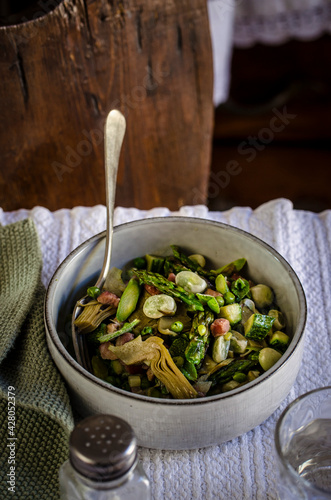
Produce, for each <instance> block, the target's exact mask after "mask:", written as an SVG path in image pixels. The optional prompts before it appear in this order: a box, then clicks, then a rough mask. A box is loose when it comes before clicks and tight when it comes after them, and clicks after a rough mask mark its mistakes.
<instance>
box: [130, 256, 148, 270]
mask: <svg viewBox="0 0 331 500" xmlns="http://www.w3.org/2000/svg"><path fill="white" fill-rule="evenodd" d="M146 264H147V263H146V259H144V257H137V258H136V259H134V261H133V266H134V267H136V268H137V269H145V268H146Z"/></svg>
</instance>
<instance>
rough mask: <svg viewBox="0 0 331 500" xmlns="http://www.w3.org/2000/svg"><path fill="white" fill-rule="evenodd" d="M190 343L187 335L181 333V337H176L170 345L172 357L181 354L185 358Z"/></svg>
mask: <svg viewBox="0 0 331 500" xmlns="http://www.w3.org/2000/svg"><path fill="white" fill-rule="evenodd" d="M188 344H189V341H188V339H187V338H186V337H185V336H183V335H181V336H180V337H176V338H175V339H174V341H173V342H172V344H171V346H170V347H169V353H170V355H171V357H172V358H175V357H178V356H181V357H183V358H185V350H186V347H187V346H188Z"/></svg>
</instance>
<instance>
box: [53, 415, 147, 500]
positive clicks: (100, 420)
mask: <svg viewBox="0 0 331 500" xmlns="http://www.w3.org/2000/svg"><path fill="white" fill-rule="evenodd" d="M59 479H60V491H61V500H69V499H70V500H149V499H150V498H151V493H150V484H149V480H148V478H147V476H146V474H145V472H144V470H143V468H142V466H141V464H140V463H139V462H138V458H137V441H136V437H135V435H134V432H133V430H132V428H131V426H130V425H129V424H128V423H127V422H125V421H124V420H122V419H120V418H118V417H115V416H112V415H94V416H92V417H88V418H86V419H84V420H82V421H81V422H79V423H78V425H76V427H75V428H74V430H73V432H72V433H71V436H70V440H69V460H67V461H66V462H65V463H64V464H63V465H62V466H61V468H60V474H59Z"/></svg>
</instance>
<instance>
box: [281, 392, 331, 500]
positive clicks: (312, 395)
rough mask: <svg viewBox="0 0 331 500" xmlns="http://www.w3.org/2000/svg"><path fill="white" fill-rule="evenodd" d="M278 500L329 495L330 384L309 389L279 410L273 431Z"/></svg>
mask: <svg viewBox="0 0 331 500" xmlns="http://www.w3.org/2000/svg"><path fill="white" fill-rule="evenodd" d="M275 444H276V454H277V459H278V465H279V478H278V484H277V487H278V495H279V499H281V500H301V499H304V500H330V499H331V386H330V387H322V388H320V389H316V390H314V391H311V392H308V393H307V394H304V395H303V396H300V397H299V398H297V399H296V400H295V401H293V402H292V403H291V404H290V405H289V406H288V407H287V408H286V409H285V411H284V412H283V413H282V415H281V417H280V419H279V421H278V423H277V426H276V431H275Z"/></svg>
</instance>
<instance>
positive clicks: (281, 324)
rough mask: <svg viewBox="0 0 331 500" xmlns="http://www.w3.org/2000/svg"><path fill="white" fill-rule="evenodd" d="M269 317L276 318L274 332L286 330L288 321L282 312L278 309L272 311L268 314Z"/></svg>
mask: <svg viewBox="0 0 331 500" xmlns="http://www.w3.org/2000/svg"><path fill="white" fill-rule="evenodd" d="M268 316H271V317H272V318H275V322H274V324H273V325H272V327H273V329H274V330H283V328H285V326H286V321H285V317H284V314H283V313H282V312H280V311H277V309H270V311H269V312H268Z"/></svg>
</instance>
